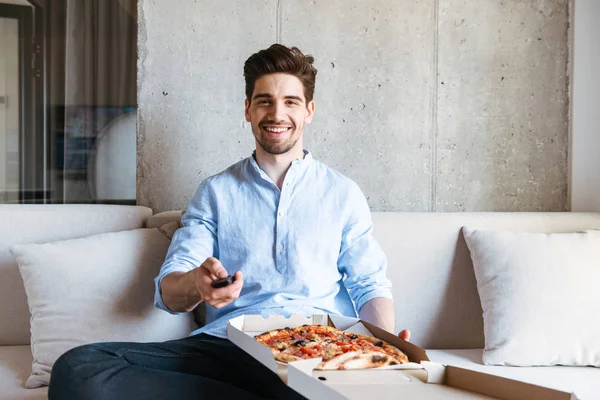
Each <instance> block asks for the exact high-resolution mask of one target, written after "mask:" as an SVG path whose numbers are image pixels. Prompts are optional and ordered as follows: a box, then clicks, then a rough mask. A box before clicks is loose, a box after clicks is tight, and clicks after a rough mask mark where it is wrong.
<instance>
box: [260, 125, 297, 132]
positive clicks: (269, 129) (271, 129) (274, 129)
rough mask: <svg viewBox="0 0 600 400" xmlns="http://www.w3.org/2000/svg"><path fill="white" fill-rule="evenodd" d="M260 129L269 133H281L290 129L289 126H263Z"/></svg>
mask: <svg viewBox="0 0 600 400" xmlns="http://www.w3.org/2000/svg"><path fill="white" fill-rule="evenodd" d="M262 128H263V129H264V130H265V131H267V132H270V133H283V132H286V131H288V130H290V129H292V127H291V126H281V127H280V126H263V127H262Z"/></svg>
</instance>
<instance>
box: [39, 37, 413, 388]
mask: <svg viewBox="0 0 600 400" xmlns="http://www.w3.org/2000/svg"><path fill="white" fill-rule="evenodd" d="M313 61H314V60H313V57H311V56H305V55H304V54H302V52H301V51H300V50H299V49H297V48H295V47H292V48H288V47H285V46H282V45H279V44H276V45H273V46H271V47H269V48H268V49H266V50H261V51H259V52H258V53H256V54H253V55H252V56H251V57H250V58H249V59H248V60H247V61H246V64H245V65H244V77H245V80H246V101H245V118H246V120H247V121H248V122H250V124H251V126H252V133H253V135H254V138H255V141H256V149H255V151H254V153H253V154H252V155H251V156H250V157H248V158H246V159H244V160H242V161H240V162H238V163H236V164H234V165H232V166H231V167H229V168H227V169H226V170H225V171H223V172H221V173H219V174H216V175H214V176H212V177H210V178H208V179H206V180H204V181H203V182H202V183H201V184H200V186H199V187H198V190H197V191H196V194H195V195H194V197H193V199H192V201H191V202H190V204H189V207H188V209H187V212H186V213H185V215H184V216H183V217H182V224H183V227H182V228H180V229H179V230H177V231H176V233H175V235H174V237H173V240H172V243H171V246H170V248H169V251H168V254H167V257H166V259H165V262H164V264H163V266H162V268H161V270H160V273H159V275H158V276H157V277H156V280H155V282H156V293H155V304H156V306H157V307H159V308H162V309H164V310H165V311H168V312H170V313H181V312H187V311H192V310H194V309H195V308H196V307H197V306H198V305H199V304H200V303H202V302H204V303H205V304H206V324H205V325H204V326H203V327H201V328H200V329H198V330H196V331H194V332H192V334H191V335H190V336H189V337H187V338H184V339H180V340H174V341H169V342H165V343H98V344H92V345H86V346H82V347H78V348H76V349H73V350H71V351H69V352H67V353H66V354H65V355H63V356H62V357H61V358H60V359H59V360H58V361H57V363H56V364H55V365H54V369H53V372H52V378H51V381H50V390H49V397H50V399H58V398H65V399H66V398H89V399H93V398H111V399H120V398H123V399H131V398H144V399H168V398H177V399H187V398H190V399H191V398H195V399H197V398H201V399H213V398H243V399H258V398H300V396H299V395H298V394H297V393H296V392H294V391H293V390H291V389H289V388H288V387H287V386H286V385H284V384H283V383H282V382H281V380H279V378H278V377H277V376H276V375H275V374H273V373H272V372H271V371H270V370H269V369H267V368H266V367H264V366H263V365H262V364H260V363H259V362H257V361H256V360H254V359H253V358H252V357H250V356H248V355H247V354H246V353H244V352H243V351H242V350H240V349H239V348H237V347H236V346H235V345H233V344H232V343H231V342H230V341H228V340H227V339H226V337H227V335H226V325H227V321H228V320H229V319H231V318H234V317H236V316H239V315H242V314H262V315H265V316H266V315H274V314H277V315H290V314H304V315H311V314H324V313H329V314H339V315H347V316H356V315H357V313H358V314H359V315H360V317H361V318H363V319H365V320H367V321H369V322H372V323H373V324H375V325H378V326H380V327H381V328H383V329H386V330H388V331H393V330H394V308H393V303H392V300H391V298H392V297H391V283H390V281H389V280H388V279H387V277H386V258H385V255H384V254H383V252H382V250H381V248H380V247H379V245H378V244H377V242H376V241H375V240H374V239H373V237H372V236H371V231H372V227H373V225H372V222H371V214H370V210H369V207H368V205H367V202H366V200H365V197H364V195H363V194H362V192H361V191H360V189H359V188H358V186H357V185H356V184H355V183H354V182H353V181H352V180H350V179H349V178H347V177H345V176H343V175H342V174H340V173H339V172H336V171H334V170H332V169H331V168H329V167H327V166H325V165H324V164H322V163H320V162H318V161H317V160H315V159H313V157H312V154H311V153H310V152H308V151H307V150H305V149H304V148H303V135H304V126H305V125H306V124H309V123H310V122H311V121H312V118H313V116H314V114H315V103H314V101H313V93H314V88H315V77H316V74H317V71H316V69H315V68H314V67H313V65H312V64H313ZM228 276H233V279H232V280H231V283H229V284H228V285H226V286H224V287H214V283H215V282H216V281H218V280H220V279H224V278H227V277H228ZM400 335H401V337H403V338H405V339H408V336H409V333H408V332H407V331H403V332H401V333H400Z"/></svg>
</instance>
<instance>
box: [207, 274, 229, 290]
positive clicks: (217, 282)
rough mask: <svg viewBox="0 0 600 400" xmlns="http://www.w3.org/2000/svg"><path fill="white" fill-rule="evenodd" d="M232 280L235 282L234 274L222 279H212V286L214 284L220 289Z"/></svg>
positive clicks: (214, 286)
mask: <svg viewBox="0 0 600 400" xmlns="http://www.w3.org/2000/svg"><path fill="white" fill-rule="evenodd" d="M231 282H233V275H229V276H228V277H227V278H221V279H217V280H215V281H212V282H211V284H210V286H212V287H213V288H215V289H219V288H222V287H225V286H227V285H229V284H231Z"/></svg>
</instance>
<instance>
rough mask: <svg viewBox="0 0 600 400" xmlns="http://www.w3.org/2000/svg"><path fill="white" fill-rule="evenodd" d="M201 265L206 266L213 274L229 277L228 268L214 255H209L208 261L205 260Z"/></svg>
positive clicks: (219, 277)
mask: <svg viewBox="0 0 600 400" xmlns="http://www.w3.org/2000/svg"><path fill="white" fill-rule="evenodd" d="M201 267H204V268H206V269H207V270H208V271H209V272H210V273H211V274H213V275H214V276H215V277H216V278H218V279H221V278H227V270H226V269H225V267H223V264H221V261H219V260H217V259H216V258H214V257H208V258H207V259H206V261H204V262H203V263H202V265H201Z"/></svg>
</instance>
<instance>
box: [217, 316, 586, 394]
mask: <svg viewBox="0 0 600 400" xmlns="http://www.w3.org/2000/svg"><path fill="white" fill-rule="evenodd" d="M304 324H308V325H328V326H333V327H335V328H337V329H340V330H342V331H348V332H353V333H360V334H366V335H370V336H374V337H376V338H378V339H381V340H385V341H386V342H388V343H391V344H393V345H394V346H396V347H398V348H399V349H400V350H402V351H403V352H404V353H405V354H406V355H407V356H408V359H409V360H410V363H409V364H405V365H403V366H397V367H395V368H390V367H384V368H375V369H369V370H345V371H321V370H315V367H317V366H318V365H319V363H320V362H321V359H320V358H313V359H309V360H301V361H294V362H290V363H288V364H282V363H279V362H277V361H275V359H274V358H273V355H272V353H271V351H270V350H269V349H268V348H267V347H266V346H264V345H262V344H261V343H259V342H257V341H256V340H255V339H254V336H256V335H258V334H261V333H263V332H267V331H270V330H273V329H282V328H284V327H290V328H293V327H297V326H301V325H304ZM227 336H228V338H229V340H231V341H232V342H233V343H235V344H236V345H237V346H238V347H240V348H241V349H242V350H244V351H245V352H247V353H248V354H250V355H251V356H253V357H254V358H255V359H256V360H258V361H259V362H261V363H262V364H263V365H265V366H266V367H267V368H269V369H270V370H271V371H273V372H275V373H276V374H278V375H279V377H280V378H281V379H282V380H283V381H284V382H286V383H287V385H288V386H290V387H291V388H292V389H294V390H296V391H297V392H298V393H300V394H302V395H303V396H305V397H306V398H308V399H311V400H317V399H323V400H359V399H371V398H372V399H378V400H386V399H398V398H409V399H412V398H415V399H424V400H437V399H448V400H453V399H457V400H458V399H467V400H469V399H473V400H475V399H478V400H481V399H497V398H502V399H506V400H526V399H547V400H577V397H576V396H575V395H574V394H571V393H566V392H561V391H558V390H553V389H549V388H544V387H541V386H536V385H532V384H528V383H524V382H520V381H516V380H512V379H508V378H502V377H499V376H494V375H489V374H484V373H481V372H477V371H471V370H467V369H464V368H458V367H455V366H451V365H443V364H440V363H436V362H431V361H430V360H429V357H428V356H427V352H426V351H425V350H424V349H422V348H420V347H419V346H416V345H415V344H413V343H410V342H407V341H405V340H402V339H400V338H399V337H397V336H396V335H393V334H391V333H389V332H387V331H384V330H383V329H380V328H378V327H376V326H374V325H372V324H369V323H368V322H366V321H362V320H360V319H359V318H351V317H343V316H337V315H313V316H310V317H306V316H303V315H292V316H290V317H289V318H286V317H284V316H280V315H274V316H270V317H268V318H264V317H262V316H260V315H242V316H239V317H237V318H234V319H231V320H229V322H228V324H227Z"/></svg>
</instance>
